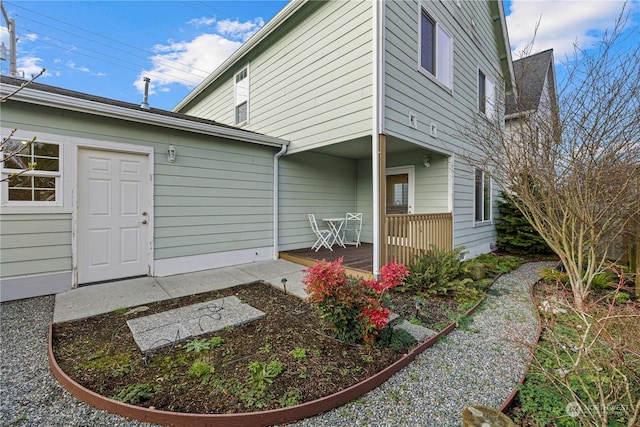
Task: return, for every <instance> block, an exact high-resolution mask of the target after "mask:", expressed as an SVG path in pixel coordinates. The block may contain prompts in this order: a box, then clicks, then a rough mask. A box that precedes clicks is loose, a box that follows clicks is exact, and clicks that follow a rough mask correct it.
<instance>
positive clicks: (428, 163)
mask: <svg viewBox="0 0 640 427" xmlns="http://www.w3.org/2000/svg"><path fill="white" fill-rule="evenodd" d="M422 164H423V165H424V167H425V168H428V167H429V166H431V156H429V155H428V154H425V155H424V157H423V158H422Z"/></svg>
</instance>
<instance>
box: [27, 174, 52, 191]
mask: <svg viewBox="0 0 640 427" xmlns="http://www.w3.org/2000/svg"><path fill="white" fill-rule="evenodd" d="M33 181H34V182H33V186H34V187H35V188H38V189H44V188H56V179H55V178H54V177H51V176H35V177H33Z"/></svg>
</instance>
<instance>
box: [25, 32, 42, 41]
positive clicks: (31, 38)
mask: <svg viewBox="0 0 640 427" xmlns="http://www.w3.org/2000/svg"><path fill="white" fill-rule="evenodd" d="M23 37H24V38H25V39H27V40H29V41H30V42H34V41H36V40H38V38H39V37H38V35H37V34H33V33H29V34H27V35H25V36H23Z"/></svg>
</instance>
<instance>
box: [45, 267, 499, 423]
mask: <svg viewBox="0 0 640 427" xmlns="http://www.w3.org/2000/svg"><path fill="white" fill-rule="evenodd" d="M499 277H500V275H498V276H496V277H494V279H493V281H494V282H495V281H496V280H497V279H498V278H499ZM485 298H486V296H485ZM485 298H483V299H482V300H480V301H478V302H477V303H476V304H475V305H474V306H473V307H471V308H470V309H469V310H468V311H467V315H470V314H472V313H473V312H474V311H475V310H476V309H477V308H478V306H480V304H482V302H483V301H484V300H485ZM455 328H456V322H453V323H451V324H449V325H448V326H447V327H446V328H444V329H443V330H441V331H439V332H438V333H437V334H435V335H434V336H432V337H431V338H429V339H428V340H426V341H425V342H423V343H422V344H420V345H419V346H417V347H416V348H414V349H413V350H411V351H410V352H409V353H407V354H406V355H404V356H403V357H402V358H401V359H399V360H397V361H396V362H395V363H393V364H391V365H389V366H387V367H386V368H385V369H383V370H382V371H380V372H378V373H377V374H375V375H373V376H371V377H369V378H367V379H365V380H363V381H360V382H359V383H357V384H354V385H352V386H351V387H349V388H346V389H344V390H340V391H339V392H337V393H334V394H331V395H329V396H325V397H322V398H320V399H316V400H312V401H309V402H305V403H301V404H299V405H295V406H289V407H286V408H279V409H272V410H268V411H260V412H243V413H236V414H191V413H184V412H170V411H161V410H157V409H150V408H144V407H141V406H135V405H130V404H128V403H123V402H119V401H117V400H114V399H110V398H108V397H106V396H102V395H101V394H98V393H96V392H94V391H91V390H89V389H87V388H85V387H83V386H82V385H80V384H78V383H77V382H75V381H74V380H73V379H72V378H71V377H69V376H68V375H67V374H65V373H64V371H62V369H61V368H60V366H59V365H58V362H57V361H56V358H55V355H54V354H53V322H50V323H49V345H48V347H49V348H48V359H49V366H50V368H51V371H52V372H53V375H54V377H55V378H56V379H57V380H58V382H59V383H60V384H61V385H62V386H63V387H64V388H65V389H66V390H67V391H68V392H69V393H71V394H72V395H73V396H75V397H77V398H78V399H80V400H82V401H84V402H85V403H88V404H89V405H91V406H94V407H96V408H98V409H103V410H105V411H109V412H111V413H114V414H118V415H121V416H123V417H127V418H133V419H136V420H138V421H143V422H147V423H154V424H161V425H165V426H172V427H191V426H193V427H246V426H251V427H267V426H271V425H274V424H284V423H290V422H293V421H298V420H301V419H303V418H308V417H311V416H313V415H317V414H320V413H322V412H326V411H329V410H331V409H334V408H337V407H338V406H342V405H344V404H345V403H348V402H350V401H352V400H354V399H356V398H358V397H360V396H363V395H364V394H366V393H368V392H369V391H371V390H373V389H374V388H376V387H377V386H379V385H380V384H382V383H384V382H385V381H387V380H388V379H389V378H391V376H392V375H393V374H395V373H396V372H398V371H400V370H401V369H402V368H404V367H406V366H407V365H409V363H411V362H412V361H413V360H414V359H415V358H416V357H417V356H418V355H420V354H421V353H422V352H423V351H424V350H426V349H428V348H429V347H431V346H433V345H434V344H435V343H436V342H437V341H438V339H439V338H440V337H443V336H446V335H448V334H449V333H450V332H451V331H453V330H454V329H455Z"/></svg>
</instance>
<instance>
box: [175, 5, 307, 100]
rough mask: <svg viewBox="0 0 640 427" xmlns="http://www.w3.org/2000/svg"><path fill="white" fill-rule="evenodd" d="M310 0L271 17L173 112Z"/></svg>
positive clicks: (291, 6)
mask: <svg viewBox="0 0 640 427" xmlns="http://www.w3.org/2000/svg"><path fill="white" fill-rule="evenodd" d="M308 1H309V0H291V1H290V2H289V3H287V5H286V6H285V7H284V8H283V9H282V10H281V11H280V12H278V14H277V15H276V16H274V17H273V18H271V19H270V20H269V22H267V23H266V24H265V25H264V26H263V27H262V28H260V30H258V31H257V32H256V33H255V34H254V35H253V36H251V38H249V40H247V41H246V42H244V43H243V44H242V45H241V46H240V47H239V48H238V50H236V51H235V52H234V53H232V54H231V56H230V57H229V58H227V60H226V61H224V62H223V63H222V64H221V65H220V66H219V67H218V68H216V69H215V70H214V71H213V72H212V73H211V74H209V76H207V77H206V78H205V79H204V80H203V81H202V82H201V83H200V84H199V85H198V86H196V88H195V89H193V90H192V91H191V92H189V94H187V96H185V97H184V99H182V101H180V102H179V103H178V105H176V106H175V107H173V108H172V109H171V111H173V112H180V110H181V109H182V108H183V107H185V106H186V105H187V104H188V103H189V102H191V101H192V100H193V99H194V98H195V97H196V96H198V95H199V94H200V92H202V91H203V90H205V89H206V88H207V86H209V85H210V84H211V83H212V82H213V81H214V80H215V79H217V78H218V77H220V76H221V75H222V74H224V73H225V72H226V71H227V70H229V68H231V67H232V66H233V65H234V64H235V63H236V62H238V61H239V60H240V59H241V58H242V57H243V56H244V55H245V54H246V53H247V52H249V51H250V50H251V49H253V47H254V46H256V45H257V44H259V43H260V42H261V41H262V40H264V39H265V38H266V37H267V36H268V35H269V34H271V33H272V32H273V31H275V30H276V29H277V28H278V27H280V25H281V24H282V23H284V22H285V21H286V20H287V19H288V18H289V16H291V15H293V14H294V13H295V12H296V11H297V10H298V9H300V7H302V6H303V5H304V4H305V3H307V2H308Z"/></svg>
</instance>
